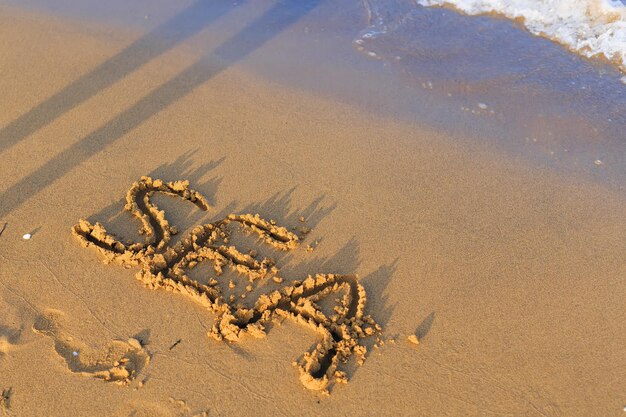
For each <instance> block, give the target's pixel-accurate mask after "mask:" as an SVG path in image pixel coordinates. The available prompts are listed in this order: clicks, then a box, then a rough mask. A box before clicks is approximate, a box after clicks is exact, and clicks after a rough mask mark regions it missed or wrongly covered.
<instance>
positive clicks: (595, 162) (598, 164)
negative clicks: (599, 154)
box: [593, 159, 602, 166]
mask: <svg viewBox="0 0 626 417" xmlns="http://www.w3.org/2000/svg"><path fill="white" fill-rule="evenodd" d="M593 163H594V164H596V166H600V165H602V161H601V160H599V159H596V160H595V161H593Z"/></svg>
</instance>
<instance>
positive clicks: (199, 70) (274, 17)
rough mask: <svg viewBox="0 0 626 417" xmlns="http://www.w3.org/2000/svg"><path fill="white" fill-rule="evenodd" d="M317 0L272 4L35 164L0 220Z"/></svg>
mask: <svg viewBox="0 0 626 417" xmlns="http://www.w3.org/2000/svg"><path fill="white" fill-rule="evenodd" d="M320 1H321V0H307V1H305V0H287V1H280V2H278V3H276V4H275V5H274V6H273V7H271V8H270V9H269V10H268V11H266V12H265V13H264V14H263V15H261V16H260V17H259V18H257V19H255V20H254V21H253V22H252V23H250V24H249V25H248V26H246V27H245V28H244V29H242V30H241V31H240V32H239V33H237V34H236V35H235V36H233V37H232V38H230V39H228V40H226V41H225V42H224V43H223V44H222V45H220V46H219V47H218V48H217V49H216V50H215V52H214V53H213V54H210V55H209V56H207V57H204V58H203V59H200V60H199V61H198V62H196V63H195V64H193V65H191V66H190V67H188V68H187V69H186V70H184V71H183V72H181V73H179V74H178V75H177V76H175V77H174V78H172V79H171V80H170V81H168V82H166V83H165V84H163V85H161V86H160V87H158V88H157V89H155V90H153V91H152V92H151V93H149V94H148V95H146V96H144V97H143V98H142V99H141V100H139V101H138V102H137V103H136V104H134V105H133V106H132V107H130V108H129V109H128V110H126V111H125V112H123V113H121V114H120V115H118V116H116V117H114V118H113V119H111V120H110V121H109V122H107V123H106V124H105V125H103V126H102V127H100V128H98V129H96V130H95V131H93V132H91V133H90V134H88V135H87V136H85V137H83V138H82V139H80V140H78V141H77V142H76V143H74V144H73V145H71V146H70V147H68V148H67V149H65V150H64V151H62V152H60V153H59V154H58V155H56V156H54V157H52V159H50V160H48V161H47V162H46V163H45V164H43V165H42V166H41V167H40V168H38V169H37V170H35V171H34V172H32V173H31V174H29V175H27V176H25V177H24V178H22V179H21V180H20V181H18V182H17V183H16V184H14V185H12V186H11V187H9V188H8V189H7V190H6V191H5V192H3V193H2V194H0V218H1V217H3V216H6V215H7V214H8V213H10V212H11V211H13V210H14V209H16V208H17V207H19V206H20V205H22V204H23V203H24V202H25V201H26V200H28V199H29V198H30V197H32V196H34V195H35V194H37V193H38V192H40V191H41V190H42V189H44V188H45V187H47V186H48V185H50V184H51V183H53V182H54V181H55V180H57V179H59V178H61V177H62V176H63V175H65V174H66V173H67V172H68V171H70V170H71V169H72V168H74V167H76V166H77V165H79V164H80V163H82V162H84V161H85V160H87V159H88V158H90V157H92V156H93V155H95V154H96V153H98V152H100V151H102V150H103V149H104V148H106V147H107V146H109V145H111V144H112V143H114V142H115V141H116V140H118V139H119V138H120V137H122V136H123V135H125V134H126V133H128V132H130V131H131V130H133V129H134V128H136V127H137V126H139V125H140V124H141V123H143V122H144V121H145V120H147V119H149V118H150V117H152V116H154V115H155V114H157V113H158V112H160V111H161V110H163V109H165V108H166V107H168V106H169V105H171V104H172V103H174V102H175V101H177V100H179V99H180V98H182V97H184V96H186V95H187V94H189V93H190V92H191V91H192V90H194V89H195V88H196V87H197V86H199V85H201V84H203V83H205V82H206V81H208V80H209V79H211V78H212V77H214V76H215V75H217V74H219V73H220V72H222V71H223V70H224V69H226V68H228V67H229V66H231V65H233V64H234V63H236V62H237V61H240V60H241V59H243V58H245V57H246V56H248V55H249V54H250V53H252V52H253V51H254V50H256V49H258V48H259V47H261V46H262V45H264V44H265V43H266V42H268V41H269V40H270V39H272V38H273V37H274V36H276V35H277V34H278V33H280V32H281V31H283V30H284V29H285V28H287V27H288V26H290V25H291V24H292V23H294V22H295V21H297V20H298V19H300V18H301V17H302V16H304V15H306V14H307V13H308V12H309V11H311V10H312V9H313V8H315V7H316V6H317V5H318V4H319V2H320Z"/></svg>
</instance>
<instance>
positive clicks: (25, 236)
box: [22, 233, 33, 240]
mask: <svg viewBox="0 0 626 417" xmlns="http://www.w3.org/2000/svg"><path fill="white" fill-rule="evenodd" d="M31 237H33V235H31V234H30V233H26V234H25V235H24V236H22V239H24V240H28V239H30V238H31Z"/></svg>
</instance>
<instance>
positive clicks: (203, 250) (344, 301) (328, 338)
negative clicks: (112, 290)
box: [72, 177, 381, 392]
mask: <svg viewBox="0 0 626 417" xmlns="http://www.w3.org/2000/svg"><path fill="white" fill-rule="evenodd" d="M154 193H163V194H166V195H173V196H178V197H181V198H182V199H184V200H188V201H190V202H192V203H194V204H195V205H196V206H198V207H199V208H201V209H203V210H207V209H208V208H209V204H208V202H207V201H206V199H205V198H204V197H203V196H202V195H201V194H200V193H198V192H197V191H194V190H192V189H190V188H189V182H188V181H174V182H165V181H162V180H158V179H152V178H150V177H142V178H141V180H139V181H138V182H135V183H134V184H133V185H132V186H131V188H130V189H129V190H128V192H127V194H126V206H125V210H127V211H129V212H130V213H131V214H132V215H133V216H135V217H137V218H138V219H139V220H140V222H141V228H140V230H139V231H140V233H141V234H143V235H145V237H146V239H145V242H144V243H122V242H121V241H120V240H118V239H117V238H116V237H115V236H113V235H111V234H109V233H108V232H107V231H106V229H105V228H104V226H103V225H101V224H100V223H96V224H95V225H92V224H91V223H89V222H88V221H86V220H80V221H79V223H78V224H76V225H75V226H74V227H72V233H73V234H74V236H76V237H77V238H78V239H79V240H80V242H81V243H82V245H83V246H85V247H95V248H96V249H97V250H98V251H99V252H101V253H102V254H103V255H104V257H105V262H107V263H108V262H112V261H113V262H117V263H119V264H122V265H124V266H139V267H140V268H141V269H140V271H139V272H138V273H137V279H138V280H139V281H141V282H142V283H143V284H144V285H145V286H147V287H148V288H151V289H165V290H170V291H174V292H178V293H182V294H185V295H187V296H189V297H191V298H192V299H193V300H194V301H196V302H198V303H200V304H201V305H202V306H204V307H206V308H207V309H208V310H210V311H212V312H213V313H215V314H216V315H217V317H216V319H215V324H214V325H213V327H212V329H211V330H210V331H209V336H212V337H214V338H215V339H217V340H223V339H226V340H227V341H230V342H236V341H237V340H238V339H239V338H240V337H241V336H242V335H244V334H249V335H252V336H255V337H263V336H265V330H266V329H265V328H266V326H268V325H270V324H271V322H272V321H275V320H283V319H292V320H295V321H296V322H299V323H302V324H304V325H306V326H309V327H310V328H312V329H314V330H315V331H316V332H317V333H318V334H319V336H320V339H321V340H319V342H318V343H317V344H316V346H315V347H314V348H313V349H312V350H311V351H310V352H306V353H304V355H302V357H301V358H300V359H299V360H298V361H297V362H295V364H296V366H297V368H298V370H299V372H300V381H301V382H302V384H303V385H304V386H305V387H307V388H309V389H315V390H321V391H325V392H327V390H328V387H329V384H331V382H332V381H334V382H347V376H346V374H345V372H344V371H341V370H339V366H340V365H341V364H342V363H346V362H347V360H348V359H349V358H350V357H351V356H352V355H355V356H356V358H357V362H358V364H359V365H361V364H362V363H363V361H364V360H365V355H366V351H367V348H366V347H365V345H364V344H362V340H363V339H364V338H366V337H369V336H372V335H374V334H377V333H379V332H380V330H381V329H380V326H379V325H378V324H377V323H376V322H375V321H374V319H372V318H371V317H370V316H369V315H366V314H365V303H366V294H365V289H364V288H363V286H362V285H361V284H360V283H359V282H358V280H357V277H356V276H354V275H335V274H317V275H315V276H311V275H309V276H308V277H307V278H306V279H304V280H302V281H293V282H292V283H291V284H289V285H284V286H282V288H279V289H277V290H274V291H270V292H267V293H265V294H262V295H260V296H259V298H258V299H257V300H256V301H255V302H254V305H253V306H252V307H251V308H246V307H242V306H240V305H237V306H236V305H234V300H233V298H232V297H231V298H228V299H227V298H226V297H225V296H224V295H223V294H222V291H221V290H220V288H219V287H218V286H217V284H218V280H217V279H211V280H209V282H208V284H202V283H200V282H198V281H197V280H193V279H191V278H190V277H189V276H188V275H187V273H188V271H190V270H191V269H193V268H194V267H195V266H197V265H198V264H199V263H200V262H203V261H210V262H212V264H213V268H214V270H215V275H216V276H217V277H218V278H219V276H220V275H221V274H222V272H223V268H224V267H228V268H230V269H232V270H233V271H235V272H237V273H239V274H242V275H245V276H247V278H248V280H249V281H250V282H251V283H252V282H254V281H256V280H258V279H261V278H264V277H267V276H269V277H273V278H274V281H275V282H277V283H279V282H282V281H283V280H282V278H280V277H278V275H277V274H278V269H277V268H276V267H275V266H274V262H273V261H272V260H271V259H267V258H264V259H262V260H258V259H257V258H256V257H255V256H252V255H250V254H244V253H242V252H239V251H238V250H237V249H236V248H235V247H234V246H228V245H227V243H228V242H229V238H230V230H229V229H228V228H227V226H228V225H229V224H239V225H240V226H241V228H243V229H244V230H245V231H247V232H249V233H254V234H256V235H258V237H259V238H260V239H261V240H262V241H263V242H264V243H266V244H268V245H271V246H272V247H274V248H276V249H278V250H284V251H287V250H291V249H294V248H295V247H296V246H297V245H298V241H299V239H298V236H296V235H295V234H294V233H291V232H289V231H288V230H287V229H286V228H284V227H279V226H276V225H275V224H274V222H269V221H266V220H264V219H262V218H261V217H259V215H252V214H230V215H228V216H227V217H225V218H223V219H221V220H218V221H215V222H212V223H207V224H203V225H199V226H196V227H194V228H193V229H192V230H191V231H190V232H189V233H188V235H186V236H185V237H184V238H182V239H181V240H180V241H179V242H178V243H177V244H176V245H173V246H169V243H170V241H171V238H172V235H174V234H176V233H177V231H176V228H175V227H173V226H170V224H169V222H168V221H167V219H166V218H165V214H164V212H163V211H161V210H159V208H158V207H157V206H156V205H155V204H154V203H153V202H152V201H151V197H152V195H153V194H154ZM336 294H343V295H342V297H341V298H340V299H339V304H338V305H336V306H335V307H334V309H333V311H332V312H331V313H326V312H324V311H323V310H322V308H320V306H319V305H318V304H317V303H318V302H321V301H323V300H324V299H325V298H326V297H328V296H330V295H336Z"/></svg>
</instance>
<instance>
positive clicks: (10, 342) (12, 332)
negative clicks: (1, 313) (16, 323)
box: [0, 325, 22, 359]
mask: <svg viewBox="0 0 626 417" xmlns="http://www.w3.org/2000/svg"><path fill="white" fill-rule="evenodd" d="M21 339H22V329H15V328H12V327H6V326H3V325H0V359H2V358H3V357H4V356H6V355H8V354H9V353H11V352H13V351H14V350H17V349H18V345H20V344H21Z"/></svg>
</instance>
